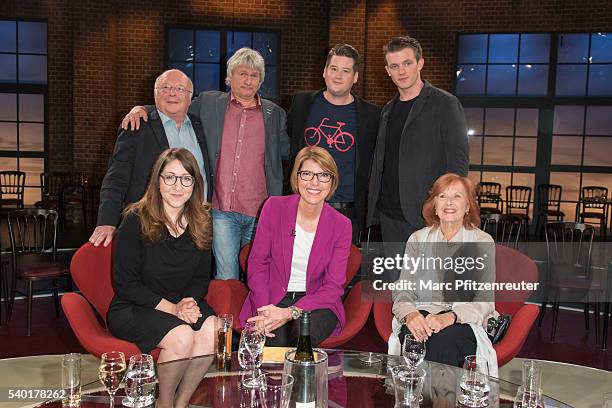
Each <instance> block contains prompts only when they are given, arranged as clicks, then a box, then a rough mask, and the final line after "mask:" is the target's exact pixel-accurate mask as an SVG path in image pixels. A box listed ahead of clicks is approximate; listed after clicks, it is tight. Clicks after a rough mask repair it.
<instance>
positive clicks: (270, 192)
mask: <svg viewBox="0 0 612 408" xmlns="http://www.w3.org/2000/svg"><path fill="white" fill-rule="evenodd" d="M264 77H265V63H264V59H263V57H262V56H261V54H260V53H259V52H257V51H255V50H252V49H250V48H247V47H244V48H241V49H239V50H238V51H236V52H235V53H234V55H233V56H232V57H231V58H230V59H229V60H228V61H227V75H226V78H225V83H226V84H227V85H229V87H230V88H231V90H230V92H222V91H204V92H200V94H199V95H198V96H197V97H196V98H195V99H194V100H193V102H192V103H191V107H190V108H189V112H190V113H193V114H195V115H198V116H199V118H200V119H201V121H202V122H201V123H202V128H203V131H204V134H205V135H206V142H207V144H208V148H209V151H208V154H209V161H210V168H211V170H212V171H213V177H214V180H215V188H214V190H213V191H214V193H213V197H212V208H213V212H212V213H213V254H214V256H215V266H216V271H217V273H216V278H217V279H237V278H238V277H239V275H240V267H239V265H238V254H239V252H240V248H241V247H242V246H243V245H245V244H246V243H248V242H249V241H251V239H252V238H253V235H254V233H255V228H256V224H257V216H258V214H259V210H260V209H261V206H262V205H263V203H264V201H265V200H266V199H267V198H268V196H279V195H282V193H283V167H282V159H285V158H288V157H289V138H288V137H287V126H286V114H285V111H284V110H283V109H282V108H281V107H279V106H278V105H276V104H274V103H273V102H272V101H269V100H267V99H264V98H261V97H260V96H259V95H258V91H259V87H260V86H261V84H262V83H263V81H264ZM147 114H148V115H150V114H151V109H150V108H149V107H143V106H136V107H134V108H132V110H131V111H130V113H129V114H128V115H127V116H126V117H125V118H124V120H123V123H122V126H123V127H124V128H127V127H128V126H130V127H132V128H137V127H138V126H139V124H140V123H141V121H140V119H141V118H142V119H143V120H147Z"/></svg>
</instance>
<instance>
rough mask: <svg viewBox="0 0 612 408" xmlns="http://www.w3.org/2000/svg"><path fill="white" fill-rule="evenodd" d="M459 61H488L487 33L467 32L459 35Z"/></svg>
mask: <svg viewBox="0 0 612 408" xmlns="http://www.w3.org/2000/svg"><path fill="white" fill-rule="evenodd" d="M457 52H458V58H457V62H458V63H459V64H475V63H479V62H480V63H483V62H487V35H486V34H467V35H461V36H459V49H458V51H457Z"/></svg>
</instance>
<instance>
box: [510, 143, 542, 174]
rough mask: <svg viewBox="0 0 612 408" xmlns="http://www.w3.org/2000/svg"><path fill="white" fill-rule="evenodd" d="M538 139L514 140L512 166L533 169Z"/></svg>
mask: <svg viewBox="0 0 612 408" xmlns="http://www.w3.org/2000/svg"><path fill="white" fill-rule="evenodd" d="M537 147H538V139H534V138H524V137H517V138H516V139H514V165H515V166H530V167H535V164H536V149H537Z"/></svg>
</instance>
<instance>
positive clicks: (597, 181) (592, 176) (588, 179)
mask: <svg viewBox="0 0 612 408" xmlns="http://www.w3.org/2000/svg"><path fill="white" fill-rule="evenodd" d="M582 185H583V186H602V187H607V188H608V198H610V192H611V191H612V174H605V173H583V174H582Z"/></svg>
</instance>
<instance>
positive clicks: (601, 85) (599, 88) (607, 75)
mask: <svg viewBox="0 0 612 408" xmlns="http://www.w3.org/2000/svg"><path fill="white" fill-rule="evenodd" d="M589 95H592V96H610V95H612V65H601V64H592V65H591V69H590V71H589Z"/></svg>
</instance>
